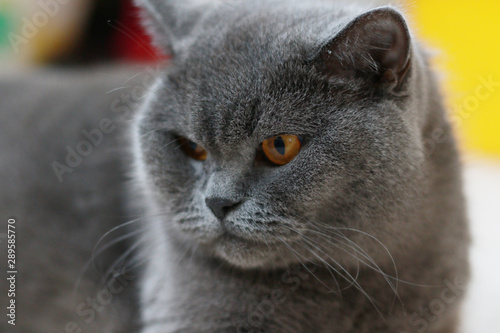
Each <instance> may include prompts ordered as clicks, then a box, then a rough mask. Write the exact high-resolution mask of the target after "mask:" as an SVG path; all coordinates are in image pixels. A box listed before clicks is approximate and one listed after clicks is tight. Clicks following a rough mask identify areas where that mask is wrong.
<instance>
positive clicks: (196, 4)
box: [134, 0, 213, 55]
mask: <svg viewBox="0 0 500 333" xmlns="http://www.w3.org/2000/svg"><path fill="white" fill-rule="evenodd" d="M134 2H135V4H136V6H137V7H139V8H140V9H141V13H142V16H143V17H142V21H143V25H144V26H145V28H146V29H147V31H148V32H149V33H150V35H151V37H152V38H153V42H154V44H155V45H156V46H157V47H158V48H159V49H160V50H161V51H163V52H165V53H170V54H173V55H175V54H176V53H177V51H178V49H179V44H180V43H181V42H182V40H183V39H184V38H186V37H187V36H189V34H190V33H191V32H192V30H193V28H194V26H195V25H196V24H197V23H198V22H199V21H200V19H201V17H202V15H203V14H204V13H207V12H208V10H209V9H210V8H211V7H212V6H213V4H212V3H213V1H212V3H210V2H209V1H208V0H134Z"/></svg>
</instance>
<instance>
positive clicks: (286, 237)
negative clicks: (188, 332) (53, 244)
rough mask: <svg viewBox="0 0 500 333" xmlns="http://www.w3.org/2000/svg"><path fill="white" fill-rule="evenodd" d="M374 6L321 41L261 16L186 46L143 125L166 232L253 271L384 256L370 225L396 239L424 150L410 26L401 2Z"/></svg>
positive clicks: (384, 238)
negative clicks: (413, 97) (362, 253)
mask: <svg viewBox="0 0 500 333" xmlns="http://www.w3.org/2000/svg"><path fill="white" fill-rule="evenodd" d="M370 15H371V16H370ZM370 15H368V16H367V15H365V16H362V17H358V18H357V19H356V20H355V21H353V22H354V23H351V25H350V26H347V27H344V28H341V29H340V30H342V31H343V33H341V34H339V36H340V37H338V36H337V37H335V38H332V41H330V42H329V43H322V44H323V45H320V47H318V45H314V43H309V42H308V41H310V40H313V38H312V37H311V38H310V39H308V36H304V35H301V37H300V38H298V37H297V38H294V36H289V37H287V38H288V39H287V40H286V41H285V40H284V39H282V38H281V37H282V36H278V35H276V32H275V31H274V30H273V29H269V28H270V27H269V26H266V23H267V24H269V25H270V26H271V28H273V26H272V24H271V23H270V22H264V24H263V25H262V26H258V25H255V24H252V22H251V21H250V20H249V21H248V22H243V23H236V21H232V25H231V24H229V23H228V24H227V25H224V26H222V27H219V28H218V30H216V29H213V30H212V31H210V29H208V31H205V32H204V33H203V32H198V35H196V38H194V37H193V38H192V40H191V41H190V43H189V46H186V49H185V50H183V51H182V52H181V51H179V56H178V58H177V59H176V60H175V61H174V65H173V66H172V67H171V68H170V69H169V70H168V73H166V74H165V75H164V76H163V77H162V78H161V79H160V80H159V82H158V83H157V84H156V85H155V87H154V89H153V92H152V94H151V95H150V97H149V99H148V101H147V103H146V105H145V107H144V108H143V110H142V111H141V113H140V115H139V116H138V118H137V124H136V125H137V126H136V129H137V131H136V133H137V135H136V140H137V141H138V147H139V149H140V154H138V155H137V156H139V158H140V165H141V172H142V173H143V175H142V177H143V178H144V179H146V180H147V181H148V183H149V184H150V187H149V188H148V190H149V191H150V192H151V194H152V197H153V198H154V201H155V202H154V205H155V207H156V208H157V209H158V210H159V211H160V210H168V211H169V213H168V215H167V216H168V217H165V218H164V221H163V222H162V223H163V224H164V229H163V231H162V232H165V233H171V234H173V235H175V237H178V238H180V239H182V240H183V241H184V242H189V243H190V244H192V245H193V246H198V245H199V249H203V250H202V251H204V252H205V253H207V254H209V255H213V256H215V257H218V258H221V259H223V260H225V261H226V262H228V263H230V264H232V265H235V266H239V267H246V268H251V267H264V266H265V267H272V266H275V267H276V266H283V265H287V264H289V263H291V262H300V261H320V260H326V259H332V258H334V259H335V260H337V261H342V262H344V263H345V262H354V259H353V258H354V256H355V255H356V254H355V252H356V251H355V250H353V248H355V246H356V245H355V244H358V243H363V244H358V245H360V246H361V247H363V246H364V247H363V248H364V250H366V251H368V253H371V254H375V255H376V253H379V252H383V251H384V250H383V249H376V248H377V246H378V245H377V244H375V243H374V242H371V240H370V238H369V237H367V236H366V235H364V234H363V233H368V234H369V235H370V236H373V237H375V238H376V239H377V240H378V241H381V242H383V243H384V244H388V243H390V239H391V238H392V237H393V236H394V235H393V234H392V231H391V229H392V228H394V226H395V225H396V224H398V223H402V222H404V221H402V220H401V219H404V215H402V212H403V211H408V209H407V208H408V207H407V206H408V204H409V203H408V201H409V200H410V198H411V195H412V191H411V189H412V188H413V185H414V181H415V179H416V176H415V175H416V174H417V173H418V168H419V163H420V155H419V153H418V152H419V151H421V147H420V146H419V144H418V137H417V136H418V134H416V133H415V132H416V131H415V130H414V129H415V128H414V127H415V126H416V125H415V124H413V123H411V119H412V117H413V116H414V115H412V112H410V111H409V110H408V108H409V103H410V101H409V97H408V89H410V88H411V87H410V86H411V82H410V79H409V76H410V75H409V74H408V67H409V66H410V65H409V63H410V60H409V52H410V51H409V49H410V48H409V45H408V44H405V43H408V40H409V37H408V36H407V35H406V33H407V31H406V30H405V29H406V27H405V26H404V23H403V21H402V20H400V19H399V18H398V16H397V15H398V14H396V13H395V12H394V11H392V10H387V9H386V10H384V11H382V12H380V13H376V14H370ZM262 20H263V21H265V18H264V19H262ZM376 20H380V22H382V23H380V24H379V23H377V24H374V25H373V26H372V27H371V28H372V30H375V31H376V30H377V28H378V29H379V31H376V32H375V34H374V35H371V34H370V31H368V32H367V30H368V29H366V28H367V26H368V25H369V24H372V23H371V22H377V21H376ZM307 21H308V19H305V22H306V23H307ZM310 21H315V20H314V18H310ZM359 26H362V30H363V32H362V33H363V34H368V37H366V39H363V38H364V37H363V36H361V37H360V36H359V34H360V30H359V29H360V27H359ZM274 28H276V29H277V28H282V29H287V27H281V26H279V27H274ZM373 28H374V29H373ZM288 29H292V28H290V27H289V28H288ZM316 29H319V28H317V27H316ZM312 30H314V29H311V31H312ZM380 31H382V33H380ZM337 33H338V31H337ZM304 34H305V35H306V34H307V33H305V32H304ZM336 35H337V34H336ZM352 36H356V37H357V38H355V39H356V40H357V42H358V44H357V45H353V46H352V48H348V47H347V46H350V45H351V44H349V43H350V42H351V41H345V40H344V38H350V37H352ZM377 36H378V37H377ZM373 38H380V39H381V43H387V50H386V51H385V52H382V53H381V52H380V51H377V50H376V51H373V46H374V44H376V43H377V41H376V40H375V41H373ZM311 44H313V45H311ZM346 45H347V46H346ZM384 45H385V44H384ZM375 46H376V45H375ZM391 48H397V50H396V51H394V50H393V49H391ZM349 52H353V54H352V55H348V53H349ZM391 52H392V53H391ZM368 55H369V56H370V57H371V61H372V62H373V63H372V62H370V64H366V63H363V60H358V58H359V59H364V56H368ZM391 57H392V58H391ZM349 61H354V63H349ZM377 62H379V63H378V66H379V68H378V69H376V70H375V69H373V72H369V69H367V67H366V66H368V67H370V66H372V65H373V64H376V65H377ZM350 66H354V67H350ZM363 66H365V67H363ZM391 75H392V76H391ZM273 149H274V151H270V150H273ZM273 153H274V154H275V156H273V155H272V154H273ZM276 153H278V154H277V155H276ZM280 154H281V155H283V156H280ZM280 158H284V159H282V160H280ZM351 242H354V243H351ZM356 242H357V243H356ZM389 246H390V245H389ZM370 247H373V248H372V249H370ZM358 252H359V251H358ZM349 253H350V254H349Z"/></svg>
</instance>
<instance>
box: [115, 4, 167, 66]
mask: <svg viewBox="0 0 500 333" xmlns="http://www.w3.org/2000/svg"><path fill="white" fill-rule="evenodd" d="M139 20H140V16H139V10H138V9H137V7H135V6H134V5H133V4H132V1H129V0H127V1H124V2H123V5H122V9H121V13H120V19H119V23H120V24H119V25H120V29H119V30H117V31H116V33H115V35H114V36H113V44H114V50H115V52H116V54H115V56H116V57H117V58H118V59H120V60H125V61H135V62H157V61H161V60H164V59H167V58H168V56H165V55H163V54H161V53H160V52H159V51H158V50H157V49H156V48H155V47H153V46H152V44H151V38H150V37H149V36H148V35H147V33H146V32H145V31H144V29H143V27H142V25H141V23H140V21H139Z"/></svg>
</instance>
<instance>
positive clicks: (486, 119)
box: [0, 0, 500, 332]
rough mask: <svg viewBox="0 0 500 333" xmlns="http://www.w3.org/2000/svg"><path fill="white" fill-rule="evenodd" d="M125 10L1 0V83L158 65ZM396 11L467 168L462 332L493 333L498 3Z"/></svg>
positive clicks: (93, 1) (499, 158)
mask: <svg viewBox="0 0 500 333" xmlns="http://www.w3.org/2000/svg"><path fill="white" fill-rule="evenodd" d="M179 1H181V0H179ZM131 2H132V1H131V0H0V75H1V73H2V72H1V70H2V69H4V70H10V71H12V70H26V69H29V68H37V67H40V66H58V67H64V66H67V67H75V66H80V67H81V66H90V65H93V64H99V63H109V62H114V63H124V62H133V63H144V62H157V61H159V59H161V56H160V55H158V54H157V53H156V52H155V50H154V49H153V48H152V47H151V46H150V40H149V38H148V37H147V36H146V35H145V34H144V32H143V31H142V29H141V27H140V25H139V24H138V13H137V10H136V9H135V8H134V7H133V5H132V3H131ZM401 4H402V6H403V7H404V8H405V10H406V12H407V17H408V19H409V21H410V23H411V25H412V27H413V30H414V32H415V34H416V35H417V36H418V37H419V38H420V39H421V40H422V41H423V42H424V44H425V45H427V47H428V48H429V49H430V50H431V51H432V53H433V64H434V66H435V67H436V68H437V69H438V71H439V73H441V76H442V89H443V91H444V92H445V95H446V101H447V104H448V106H449V111H450V119H451V121H452V123H453V125H454V128H455V130H456V133H457V136H458V138H459V141H460V147H461V150H462V151H463V152H464V160H465V162H466V173H465V180H466V191H467V196H468V197H469V206H470V215H471V219H472V222H473V223H472V232H473V237H474V244H473V250H472V262H473V284H472V289H471V291H470V292H469V296H468V297H469V300H468V302H467V303H466V306H465V308H464V311H465V312H466V315H465V316H464V317H465V318H466V321H465V323H464V328H463V332H500V324H499V323H500V318H497V316H498V315H499V314H500V301H498V300H500V287H499V285H500V284H498V282H497V279H498V277H500V268H498V265H497V264H493V263H495V262H496V263H498V256H499V255H500V245H499V244H500V242H499V241H498V240H497V237H498V236H499V235H500V213H499V207H500V23H499V18H500V1H498V0H477V1H470V0H453V1H436V0H411V1H402V3H401ZM489 300H491V301H489ZM485 302H486V305H485Z"/></svg>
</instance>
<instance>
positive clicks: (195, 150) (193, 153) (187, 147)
mask: <svg viewBox="0 0 500 333" xmlns="http://www.w3.org/2000/svg"><path fill="white" fill-rule="evenodd" d="M179 143H180V147H181V149H182V150H183V151H184V153H186V155H188V156H189V157H191V158H193V159H195V160H197V161H204V160H206V159H207V151H206V150H205V149H204V148H203V147H202V146H200V145H199V144H197V143H195V142H193V141H191V140H189V139H186V138H182V137H180V138H179Z"/></svg>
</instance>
